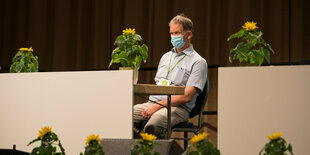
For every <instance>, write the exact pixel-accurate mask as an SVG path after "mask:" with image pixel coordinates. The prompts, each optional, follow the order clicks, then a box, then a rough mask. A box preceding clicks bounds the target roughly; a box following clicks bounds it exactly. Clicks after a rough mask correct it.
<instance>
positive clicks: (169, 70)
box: [166, 49, 194, 79]
mask: <svg viewBox="0 0 310 155" xmlns="http://www.w3.org/2000/svg"><path fill="white" fill-rule="evenodd" d="M193 52H194V49H192V52H191V53H190V54H192V53H193ZM172 54H173V53H171V55H170V60H169V66H168V71H167V75H166V79H168V75H169V73H170V72H171V71H172V70H173V69H174V68H175V66H177V64H179V62H181V61H182V60H183V59H184V58H185V57H186V56H187V55H186V54H184V56H183V57H182V58H181V59H180V60H179V61H178V62H177V63H175V64H174V65H173V67H172V68H171V69H170V64H171V58H172Z"/></svg>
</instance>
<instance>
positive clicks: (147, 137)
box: [140, 133, 157, 142]
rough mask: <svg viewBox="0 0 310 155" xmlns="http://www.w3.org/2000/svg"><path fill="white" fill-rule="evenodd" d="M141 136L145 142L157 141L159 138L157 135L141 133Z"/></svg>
mask: <svg viewBox="0 0 310 155" xmlns="http://www.w3.org/2000/svg"><path fill="white" fill-rule="evenodd" d="M140 135H141V136H142V139H143V140H147V141H150V142H151V141H153V140H155V139H157V137H156V136H155V135H152V134H148V133H140Z"/></svg>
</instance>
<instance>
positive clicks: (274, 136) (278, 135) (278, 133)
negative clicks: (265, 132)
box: [268, 132, 282, 140]
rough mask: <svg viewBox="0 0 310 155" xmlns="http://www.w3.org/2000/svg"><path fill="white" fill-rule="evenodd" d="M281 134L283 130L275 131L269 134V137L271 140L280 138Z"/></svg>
mask: <svg viewBox="0 0 310 155" xmlns="http://www.w3.org/2000/svg"><path fill="white" fill-rule="evenodd" d="M281 135H282V133H281V132H275V133H273V135H270V136H268V139H270V140H275V139H279V138H280V137H281Z"/></svg>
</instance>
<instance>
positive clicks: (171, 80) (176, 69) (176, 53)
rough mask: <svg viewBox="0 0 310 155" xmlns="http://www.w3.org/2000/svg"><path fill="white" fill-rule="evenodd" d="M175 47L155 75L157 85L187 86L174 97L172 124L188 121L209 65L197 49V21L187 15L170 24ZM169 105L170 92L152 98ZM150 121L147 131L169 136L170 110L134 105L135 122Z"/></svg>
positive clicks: (151, 104) (172, 100) (159, 106)
mask: <svg viewBox="0 0 310 155" xmlns="http://www.w3.org/2000/svg"><path fill="white" fill-rule="evenodd" d="M169 26H170V36H171V43H172V45H173V49H172V50H171V51H169V52H167V53H166V54H164V55H163V56H162V58H161V60H160V62H159V65H158V70H157V73H156V76H155V82H156V84H157V85H173V86H185V92H184V95H175V96H172V97H171V125H172V126H174V125H176V124H178V123H180V122H184V121H187V120H188V118H189V112H190V111H191V110H192V108H193V107H194V104H195V101H196V97H197V96H198V94H199V93H200V92H202V90H203V87H204V85H205V82H206V79H207V71H208V65H207V62H206V60H205V59H204V58H202V57H201V56H200V55H199V54H198V53H197V52H196V51H195V50H194V48H193V45H192V44H191V38H192V36H193V23H192V21H191V20H190V19H189V18H187V17H185V16H184V15H183V14H181V15H177V16H176V17H174V18H173V19H172V20H171V21H170V23H169ZM149 99H150V100H151V101H156V102H158V103H160V104H162V105H165V106H166V105H167V96H166V95H162V96H160V95H156V96H155V95H153V96H150V98H149ZM143 120H148V122H147V124H146V125H145V128H144V131H145V132H147V133H151V134H154V135H156V136H157V137H158V138H165V133H166V131H167V109H166V108H165V107H162V106H161V105H158V104H156V103H153V102H147V103H143V104H137V105H135V106H134V124H135V125H137V124H138V123H139V122H141V121H143Z"/></svg>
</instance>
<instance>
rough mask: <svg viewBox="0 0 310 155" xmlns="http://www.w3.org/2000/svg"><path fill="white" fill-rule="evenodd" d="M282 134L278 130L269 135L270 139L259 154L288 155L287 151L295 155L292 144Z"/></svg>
mask: <svg viewBox="0 0 310 155" xmlns="http://www.w3.org/2000/svg"><path fill="white" fill-rule="evenodd" d="M281 135H282V133H281V132H276V133H273V135H270V136H268V139H269V140H270V141H269V142H268V143H267V144H266V145H265V146H264V147H263V149H262V150H261V151H260V152H259V155H273V154H274V155H286V152H289V153H290V154H291V155H293V154H294V153H293V147H292V145H291V144H287V143H286V141H285V139H284V138H282V137H281Z"/></svg>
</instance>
